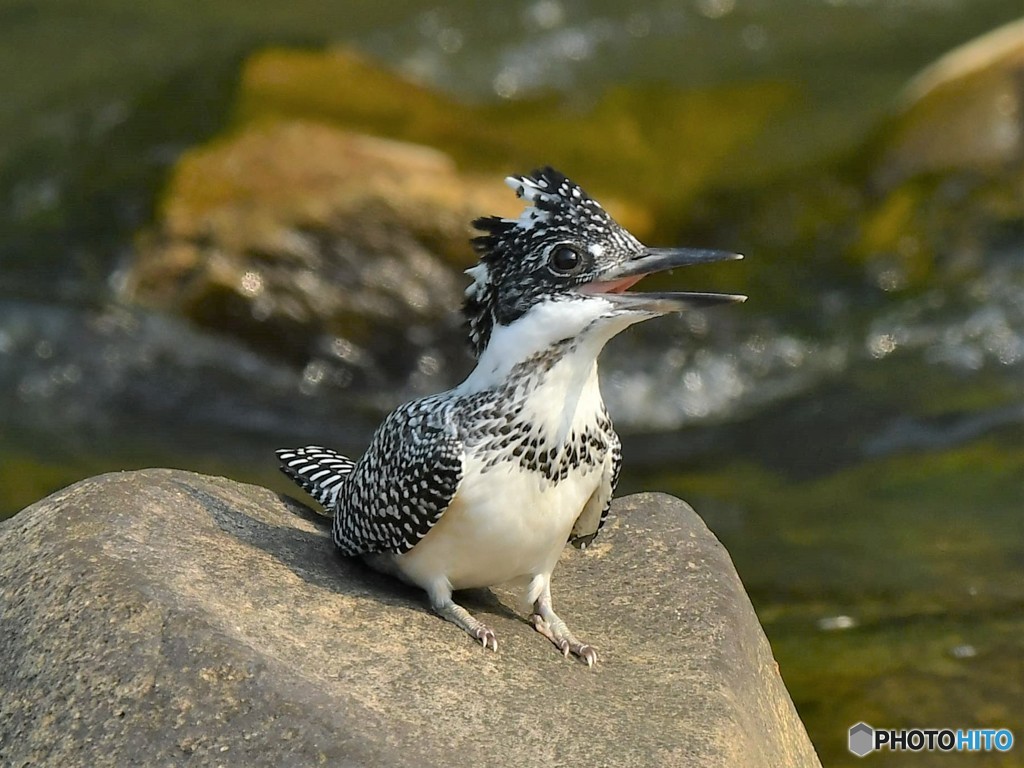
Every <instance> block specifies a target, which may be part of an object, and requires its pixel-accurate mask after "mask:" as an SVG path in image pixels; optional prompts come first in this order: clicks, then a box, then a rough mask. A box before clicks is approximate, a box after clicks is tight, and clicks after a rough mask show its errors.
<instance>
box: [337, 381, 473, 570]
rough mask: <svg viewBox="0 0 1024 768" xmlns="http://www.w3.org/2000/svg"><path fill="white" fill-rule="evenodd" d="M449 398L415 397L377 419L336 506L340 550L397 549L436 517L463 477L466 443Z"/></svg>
mask: <svg viewBox="0 0 1024 768" xmlns="http://www.w3.org/2000/svg"><path fill="white" fill-rule="evenodd" d="M452 414H453V409H452V407H451V401H450V400H441V399H440V398H439V397H437V396H432V397H428V398H423V399H421V400H414V401H412V402H411V403H407V404H405V405H403V406H402V407H401V408H399V409H398V410H396V411H395V412H394V413H392V414H391V415H390V416H388V418H387V419H385V421H384V423H383V424H381V425H380V427H379V428H378V429H377V432H376V433H375V434H374V436H373V440H372V441H371V442H370V447H369V448H367V450H366V453H364V454H363V456H362V458H360V459H359V461H358V462H357V463H356V466H355V468H354V469H353V470H352V473H351V475H349V477H348V478H347V479H346V480H345V482H344V484H343V486H342V488H341V491H340V492H339V494H338V497H337V502H336V504H335V505H334V513H335V515H334V543H335V544H337V546H338V548H339V549H340V550H341V552H342V554H345V555H362V554H369V553H373V552H394V553H396V554H403V553H405V552H408V551H409V550H410V549H412V548H413V547H414V546H415V545H416V543H417V542H418V541H419V540H420V539H422V538H423V537H424V536H426V535H427V532H428V531H430V529H431V528H433V527H434V525H435V524H436V523H437V521H438V520H440V519H441V515H443V514H444V512H445V510H446V509H447V508H448V505H449V504H451V501H452V499H454V498H455V494H456V492H457V491H458V489H459V484H460V483H461V482H462V474H463V461H464V457H465V449H464V446H463V442H462V439H461V438H460V436H459V433H458V430H457V429H456V425H455V421H454V418H453V415H452Z"/></svg>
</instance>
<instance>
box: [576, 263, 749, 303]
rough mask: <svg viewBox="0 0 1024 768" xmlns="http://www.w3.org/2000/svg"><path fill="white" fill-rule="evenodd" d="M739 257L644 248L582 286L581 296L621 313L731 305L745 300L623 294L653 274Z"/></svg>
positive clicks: (724, 296)
mask: <svg viewBox="0 0 1024 768" xmlns="http://www.w3.org/2000/svg"><path fill="white" fill-rule="evenodd" d="M742 258H743V256H742V255H741V254H738V253H729V252H728V251H709V250H703V249H698V248H645V249H644V250H643V251H642V252H641V253H640V254H638V255H637V256H635V257H634V258H632V259H630V260H629V261H625V262H623V263H621V264H617V265H615V266H614V267H612V268H611V269H609V270H607V271H606V272H605V273H603V274H602V275H600V279H598V280H594V281H592V282H589V283H586V284H584V285H581V286H580V288H579V290H580V291H581V292H583V293H590V294H600V295H601V296H602V297H603V298H605V299H607V300H608V301H610V302H612V303H613V304H617V305H619V306H621V307H622V309H624V310H632V311H637V312H653V313H655V314H659V315H661V314H666V313H669V312H682V311H685V310H687V309H697V308H700V307H710V306H714V305H715V304H732V303H734V302H740V301H746V300H747V297H746V296H740V295H738V294H733V293H697V292H692V291H673V292H670V293H627V292H626V290H627V289H628V288H630V287H632V286H633V285H634V284H636V283H637V282H639V281H640V280H642V279H643V278H644V277H646V276H647V275H650V274H653V273H654V272H663V271H665V270H666V269H674V268H675V267H687V266H690V265H692V264H712V263H714V262H718V261H735V260H736V259H742Z"/></svg>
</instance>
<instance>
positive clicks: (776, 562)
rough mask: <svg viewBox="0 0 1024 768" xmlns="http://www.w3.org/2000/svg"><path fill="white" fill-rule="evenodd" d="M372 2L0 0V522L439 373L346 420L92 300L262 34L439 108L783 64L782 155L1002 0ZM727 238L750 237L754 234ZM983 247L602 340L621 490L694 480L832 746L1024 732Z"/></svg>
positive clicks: (342, 423)
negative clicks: (336, 48) (885, 731)
mask: <svg viewBox="0 0 1024 768" xmlns="http://www.w3.org/2000/svg"><path fill="white" fill-rule="evenodd" d="M377 5H379V6H382V7H373V8H368V7H364V6H363V5H362V4H356V3H338V4H327V3H323V2H314V1H313V0H298V2H294V3H291V4H287V6H284V5H281V4H278V3H270V2H265V1H264V0H248V2H244V3H243V2H227V1H223V2H212V3H207V4H204V5H202V6H200V7H196V8H192V9H190V10H189V11H188V12H186V11H184V10H183V9H182V8H181V6H180V4H176V3H170V2H163V1H162V0H157V1H155V2H150V3H146V4H139V3H129V2H126V1H125V0H98V1H97V2H95V3H92V4H90V6H89V9H88V10H86V9H84V8H77V9H71V8H70V7H69V6H68V5H67V4H66V3H61V2H57V1H56V0H51V1H45V0H44V1H39V2H33V3H21V2H5V3H2V4H0V73H4V74H0V82H2V83H3V92H4V94H5V97H4V107H3V109H2V111H0V200H2V201H3V203H2V207H0V232H2V233H3V234H2V235H0V270H2V271H0V516H6V515H10V514H13V513H14V512H16V511H17V510H18V509H20V508H21V507H23V506H24V505H26V504H28V503H30V502H31V501H33V500H35V499H36V498H39V497H40V496H42V495H45V494H46V493H49V492H50V491H52V490H55V489H56V488H58V487H60V486H62V485H64V484H66V483H69V482H72V481H74V480H76V479H80V478H82V477H85V476H87V475H89V474H94V473H97V472H101V471H109V470H113V469H120V468H130V467H140V466H147V465H169V466H177V467H184V468H190V469H196V470H200V471H206V472H217V473H222V474H225V475H227V476H229V477H234V478H237V479H241V480H248V481H254V482H260V483H263V484H268V485H271V486H272V487H275V488H279V489H282V490H285V489H287V488H288V486H287V484H286V483H285V482H283V481H281V480H279V479H278V478H277V476H276V473H275V470H274V466H273V462H272V461H271V453H272V449H273V448H276V447H279V446H282V445H289V444H292V443H296V442H302V441H304V440H307V439H308V437H307V436H308V435H311V434H316V433H318V430H319V429H320V428H321V427H320V425H322V424H324V423H330V424H336V425H337V427H336V428H335V429H334V431H333V435H334V439H335V442H336V444H337V445H338V447H340V448H344V449H347V450H352V451H355V452H358V450H359V447H360V446H361V445H363V444H365V441H366V439H367V436H368V434H369V432H370V430H372V428H373V426H374V424H375V423H376V420H377V419H378V418H379V416H380V413H381V412H382V411H383V410H384V409H386V408H387V407H388V406H389V405H392V404H394V403H396V402H398V401H399V400H401V399H402V398H403V397H406V396H408V395H409V394H413V393H416V392H419V391H427V390H430V389H437V388H440V387H443V386H446V385H449V384H450V383H452V380H453V379H456V378H457V375H458V374H459V373H460V372H459V371H451V372H449V371H444V370H442V371H437V370H427V369H428V368H429V366H427V367H425V368H424V370H426V371H427V372H428V373H429V374H430V375H426V376H423V377H421V378H420V379H419V380H417V381H415V382H405V383H403V384H400V385H397V386H396V387H394V389H393V391H389V392H385V393H383V394H380V396H379V397H377V398H376V400H373V401H368V402H366V403H364V404H363V405H362V406H361V407H360V408H359V409H358V410H357V411H356V412H353V410H352V409H351V408H348V407H346V405H345V403H344V402H343V401H342V398H340V397H338V392H336V391H332V390H331V388H330V387H327V386H321V385H320V383H319V382H318V381H317V380H315V379H311V377H310V375H309V370H308V369H302V368H294V367H292V366H290V365H288V364H286V363H283V362H281V361H278V360H275V359H271V358H269V357H266V356H263V355H261V354H260V353H259V352H258V351H254V350H252V349H250V348H248V347H246V346H244V345H243V344H242V343H241V342H239V341H237V340H234V339H232V338H230V337H225V336H220V335H217V334H213V333H210V332H209V331H204V330H202V329H200V328H198V327H196V326H193V325H190V324H189V323H188V322H187V321H186V320H183V319H181V318H176V317H173V316H168V315H163V314H159V313H154V312H150V311H147V310H145V309H142V308H139V307H135V306H130V305H125V304H123V303H122V302H120V301H119V300H117V298H116V296H117V290H116V289H117V281H118V279H119V275H120V274H121V272H122V270H123V268H124V266H125V264H126V263H128V262H129V261H130V259H131V254H132V248H133V237H134V235H135V233H136V232H137V231H138V229H139V228H140V227H143V226H145V225H146V224H147V223H149V222H150V221H151V219H152V217H153V216H154V202H155V200H156V199H157V196H158V194H159V190H160V189H161V185H162V184H163V183H164V181H165V179H166V177H167V174H168V172H169V169H170V168H171V167H172V166H173V163H174V162H175V160H176V159H177V158H178V157H179V156H180V154H181V152H183V151H184V150H185V149H187V148H188V147H190V146H193V145H196V144H199V143H201V142H203V141H205V140H207V139H208V138H209V137H210V136H212V135H214V134H215V133H217V132H218V131H220V130H221V129H223V127H224V126H225V125H226V124H227V123H228V122H229V120H230V109H229V105H230V99H231V94H232V92H233V89H234V88H235V85H236V80H237V77H238V71H239V66H240V64H241V62H242V61H243V59H244V57H245V56H246V55H247V54H249V53H251V52H253V51H255V50H258V49H260V48H261V47H263V46H266V45H268V44H277V45H282V44H284V45H294V46H313V47H320V46H324V45H336V44H354V45H357V46H358V47H359V48H360V49H361V50H363V51H365V52H367V53H369V54H371V55H373V56H375V57H378V58H380V59H381V60H382V61H384V62H386V64H387V65H388V66H390V67H392V68H393V69H394V70H396V71H398V72H400V73H402V74H403V75H405V76H407V77H409V78H412V79H415V80H417V81H419V82H421V83H424V84H426V85H429V86H431V87H434V88H437V89H439V90H441V91H443V92H446V93H448V94H450V95H452V96H454V97H456V98H458V99H460V100H465V101H467V102H471V103H476V104H489V103H498V102H511V103H516V102H517V100H521V99H530V98H534V97H537V96H539V95H543V94H552V93H554V94H555V102H556V104H557V105H558V106H557V107H556V108H557V109H558V110H561V111H562V112H568V113H570V114H572V113H573V111H574V110H578V111H585V110H586V109H587V108H588V106H589V105H592V104H593V103H595V102H596V101H597V100H598V99H599V98H600V96H601V94H602V93H603V91H604V89H605V88H606V87H607V86H608V85H609V84H610V83H615V84H619V85H622V84H625V86H626V87H629V86H630V85H637V84H639V85H647V84H657V85H663V86H666V87H670V88H688V89H692V88H700V89H715V88H720V87H725V86H732V85H736V84H744V83H753V82H757V83H764V82H772V83H775V82H778V83H783V84H786V85H788V86H791V87H793V88H796V89H797V90H798V91H799V93H800V99H801V106H800V108H799V109H796V110H792V111H790V112H788V113H787V114H786V116H784V117H783V118H782V119H781V120H780V121H779V122H778V124H776V125H773V126H771V128H770V130H768V131H767V132H766V135H765V136H764V137H763V138H762V143H761V145H760V146H761V147H762V149H764V150H765V152H768V150H769V149H770V150H771V152H770V154H771V157H767V158H763V162H764V167H765V169H767V170H766V171H765V172H766V173H769V172H773V173H775V172H781V171H782V170H785V169H786V168H790V167H795V166H798V165H801V164H802V165H813V164H815V163H825V162H827V159H828V158H830V157H834V156H836V155H839V154H842V153H844V152H847V151H849V150H850V149H851V147H855V146H856V145H857V144H858V143H859V142H863V141H865V140H866V137H868V136H869V135H870V134H871V132H872V131H873V130H874V129H875V128H876V127H877V125H878V124H879V122H880V120H881V119H882V118H883V116H884V115H885V114H886V113H887V111H888V110H889V109H890V108H891V106H892V104H893V103H894V100H895V99H896V98H897V94H898V93H899V91H900V88H901V87H902V86H903V84H904V83H906V81H907V80H908V78H909V77H910V76H912V75H913V74H914V73H915V72H916V71H918V70H919V69H920V68H921V67H923V66H925V65H927V64H928V63H930V62H931V61H934V60H935V59H936V58H937V57H938V56H940V55H941V54H942V53H944V52H945V51H947V50H949V49H950V48H952V47H954V46H956V45H958V44H960V43H962V42H964V41H966V40H968V39H970V38H972V37H974V36H976V35H978V34H981V33H983V32H986V31H988V30H990V29H992V28H994V27H996V26H998V25H1000V24H1002V23H1005V22H1007V21H1010V20H1012V19H1013V18H1014V17H1015V16H1017V15H1019V14H1020V12H1021V7H1020V3H1019V0H693V1H692V2H690V1H686V0H681V1H679V2H668V1H667V0H666V1H664V2H645V3H633V4H629V5H626V4H622V3H613V2H598V1H597V0H594V1H591V2H582V1H581V2H568V1H566V2H559V1H558V0H539V1H538V2H526V3H523V2H519V3H503V4H500V5H498V4H474V3H469V2H451V3H447V4H443V5H439V6H437V7H435V8H433V9H430V10H423V8H422V6H421V4H418V3H390V4H387V5H386V7H383V6H384V4H377ZM126 126H127V128H126ZM794 136H798V137H799V142H795V141H792V140H791V139H790V137H794ZM794 143H799V144H800V146H798V147H795V146H793V144H794ZM608 151H609V153H615V151H616V148H615V146H614V145H609V147H608ZM524 170H525V169H524ZM732 217H733V218H736V217H735V215H732ZM715 245H717V246H718V247H729V243H724V242H718V243H715ZM743 247H744V248H745V249H747V250H748V255H749V257H750V258H751V259H756V258H757V257H758V243H757V241H756V239H754V240H753V241H752V242H751V241H750V240H749V238H748V239H747V240H745V241H744V243H743ZM985 248H986V250H985V253H984V254H983V259H982V267H981V268H980V269H976V270H974V271H973V272H972V273H971V275H970V276H969V277H968V278H965V279H962V280H959V279H957V280H940V279H935V280H933V281H931V282H929V281H925V282H924V283H923V284H920V285H918V286H916V288H915V290H913V291H900V290H894V291H893V290H867V289H866V288H865V285H864V284H863V282H858V281H857V280H852V281H851V280H850V279H849V277H848V275H845V274H840V270H833V272H832V273H829V272H828V269H829V268H827V267H823V268H822V269H824V270H825V271H826V274H815V275H811V276H809V278H808V280H807V282H806V284H805V285H798V284H793V285H790V286H788V288H785V287H784V288H781V289H779V291H778V292H777V293H776V294H775V295H773V296H772V298H771V301H770V302H766V303H767V304H770V307H771V308H769V309H765V310H761V311H758V310H757V309H756V308H755V309H753V310H751V311H750V312H749V313H748V314H743V313H744V312H745V311H746V307H744V308H729V309H727V310H716V311H715V312H709V313H707V314H706V315H705V314H700V315H694V316H692V317H690V318H687V319H686V320H661V321H658V322H659V323H660V325H658V324H648V325H649V326H651V327H650V328H645V329H644V330H643V332H642V333H640V334H638V335H636V336H634V337H631V338H628V339H617V340H615V341H614V342H613V343H612V344H611V345H610V347H609V349H608V351H607V354H606V357H605V359H604V361H603V363H602V367H603V372H604V388H605V391H606V396H607V399H608V401H609V407H610V410H611V412H612V414H613V416H615V418H616V422H617V425H618V426H619V428H620V431H622V432H623V435H624V446H625V455H626V466H625V470H624V473H623V479H622V491H623V492H630V491H635V490H641V489H644V490H647V489H650V490H666V491H669V492H672V493H675V494H677V495H679V496H681V497H682V498H685V499H687V500H688V501H690V502H691V503H692V504H693V505H694V506H695V508H696V509H697V510H698V511H699V512H700V513H701V514H702V516H703V517H704V518H705V520H707V522H708V524H709V525H710V527H711V528H712V529H713V530H714V531H715V533H716V534H717V535H718V536H719V538H721V539H722V541H723V542H724V543H725V544H726V546H727V547H728V548H729V550H730V552H731V554H732V555H733V558H734V560H735V562H736V564H737V567H738V569H739V572H740V574H741V576H742V577H743V580H744V583H745V584H746V585H747V587H748V589H749V591H750V593H751V596H752V599H753V600H754V603H755V606H756V608H757V609H758V613H759V616H760V617H761V619H762V622H763V623H764V625H765V629H766V632H767V634H768V636H769V639H770V640H771V641H772V644H773V648H774V649H775V652H776V655H777V657H778V659H779V661H780V664H781V668H782V672H783V676H784V677H785V679H786V681H787V684H788V685H789V687H790V690H791V691H792V693H793V696H794V699H795V700H796V703H797V706H798V709H799V710H800V713H801V715H802V716H803V718H804V719H805V722H807V724H808V728H809V730H810V732H811V736H812V739H813V740H814V741H815V744H816V746H817V748H818V749H819V751H820V753H821V755H822V757H823V760H825V762H826V764H844V763H846V762H847V761H849V760H850V759H851V758H850V756H849V755H848V753H846V751H845V738H846V737H845V734H846V729H847V728H848V727H849V726H850V725H852V724H853V723H855V722H857V721H859V720H865V721H867V722H870V723H872V724H874V725H877V726H887V727H897V726H901V725H908V724H913V725H919V726H953V727H960V726H963V727H967V726H980V727H1003V726H1008V727H1014V726H1016V727H1017V728H1018V730H1017V735H1018V738H1021V739H1024V731H1021V730H1020V726H1021V725H1024V721H1022V719H1021V713H1022V712H1024V688H1022V686H1024V653H1022V651H1024V644H1022V640H1021V637H1024V619H1022V609H1024V521H1022V517H1021V513H1022V512H1024V260H1022V251H1024V236H1021V234H1020V231H1019V230H1018V231H1017V232H1016V233H1014V232H1011V233H1009V235H1006V236H1001V237H999V238H993V239H992V240H991V241H989V242H987V243H986V246H985ZM731 269H736V270H742V269H743V264H740V265H736V266H735V267H731ZM869 282H870V281H869ZM881 282H884V280H882V281H881ZM877 287H878V286H874V288H876V289H877ZM787 291H788V292H787ZM809 292H814V294H815V299H814V301H810V302H809V301H808V299H807V296H808V293H809ZM752 294H753V291H752ZM762 298H763V297H762ZM758 299H759V297H758V296H757V295H756V294H753V295H752V301H751V306H753V305H754V304H756V302H757V301H758ZM787 307H799V308H800V311H799V312H790V311H788V310H787ZM807 307H811V308H812V309H811V311H807ZM467 365H468V363H467ZM610 577H613V576H610ZM880 762H881V761H880ZM893 764H896V763H893ZM920 764H922V765H925V764H928V758H927V757H922V758H921V760H920Z"/></svg>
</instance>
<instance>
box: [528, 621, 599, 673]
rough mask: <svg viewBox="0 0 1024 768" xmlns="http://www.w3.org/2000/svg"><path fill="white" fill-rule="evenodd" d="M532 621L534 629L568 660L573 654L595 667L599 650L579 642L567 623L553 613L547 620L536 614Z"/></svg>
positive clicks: (589, 665)
mask: <svg viewBox="0 0 1024 768" xmlns="http://www.w3.org/2000/svg"><path fill="white" fill-rule="evenodd" d="M530 621H531V622H532V623H533V627H534V629H536V630H537V631H538V632H540V633H541V634H542V635H544V637H546V638H547V639H548V640H550V641H551V642H552V643H554V644H555V647H556V648H557V649H558V650H559V651H561V652H562V655H563V656H565V657H566V658H568V657H569V654H570V653H571V654H572V655H573V656H576V657H578V658H579V659H580V660H581V661H583V662H585V663H586V665H587V666H588V667H592V666H594V664H595V663H596V662H597V649H596V648H594V646H592V645H587V644H586V643H581V642H580V641H579V640H577V639H576V636H575V635H573V633H572V632H570V631H569V628H568V627H567V626H565V622H564V621H562V620H561V619H560V618H558V616H557V615H555V614H554V613H553V612H548V616H547V618H545V617H544V616H542V615H541V614H540V613H535V614H533V615H532V616H530Z"/></svg>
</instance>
